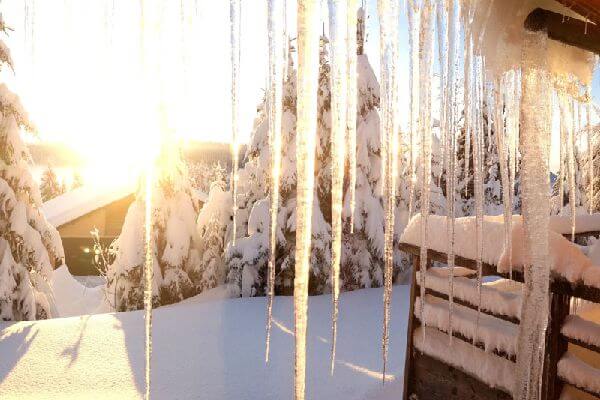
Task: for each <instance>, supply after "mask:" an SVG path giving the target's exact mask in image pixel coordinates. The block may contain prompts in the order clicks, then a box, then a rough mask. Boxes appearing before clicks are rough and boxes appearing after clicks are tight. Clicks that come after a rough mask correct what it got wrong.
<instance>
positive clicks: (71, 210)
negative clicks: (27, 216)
mask: <svg viewBox="0 0 600 400" xmlns="http://www.w3.org/2000/svg"><path fill="white" fill-rule="evenodd" d="M134 192H135V184H133V183H122V184H117V185H112V186H98V185H84V186H82V187H80V188H77V189H75V190H72V191H70V192H67V193H65V194H62V195H60V196H58V197H55V198H53V199H51V200H48V201H47V202H45V203H44V204H43V205H42V211H43V212H44V215H45V216H46V219H47V220H48V222H50V223H51V224H52V225H54V226H55V227H57V228H58V227H60V226H62V225H64V224H66V223H68V222H71V221H73V220H75V219H77V218H79V217H82V216H84V215H86V214H89V213H90V212H92V211H95V210H97V209H99V208H102V207H104V206H106V205H108V204H110V203H113V202H115V201H117V200H121V199H123V198H125V197H127V196H129V195H130V194H133V193H134Z"/></svg>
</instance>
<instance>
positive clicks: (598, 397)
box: [559, 378, 600, 399]
mask: <svg viewBox="0 0 600 400" xmlns="http://www.w3.org/2000/svg"><path fill="white" fill-rule="evenodd" d="M559 380H560V381H561V383H562V384H563V385H569V386H572V387H574V388H575V389H577V390H581V391H582V392H585V393H587V394H589V395H590V396H594V397H595V398H597V399H600V393H596V392H593V391H591V390H589V389H586V388H584V387H581V386H577V385H574V384H572V383H571V382H569V381H567V380H565V379H560V378H559Z"/></svg>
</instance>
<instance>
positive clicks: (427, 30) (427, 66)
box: [419, 0, 433, 335]
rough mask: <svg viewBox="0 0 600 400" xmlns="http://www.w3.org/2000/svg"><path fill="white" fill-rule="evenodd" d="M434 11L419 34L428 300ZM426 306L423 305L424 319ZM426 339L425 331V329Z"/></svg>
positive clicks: (426, 14)
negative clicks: (428, 225) (428, 226)
mask: <svg viewBox="0 0 600 400" xmlns="http://www.w3.org/2000/svg"><path fill="white" fill-rule="evenodd" d="M432 28H433V9H432V2H431V1H430V0H424V1H423V4H422V7H421V26H420V32H419V50H420V51H419V71H420V76H419V132H420V135H421V179H420V181H421V219H422V221H423V222H422V223H421V254H420V261H421V265H420V268H419V270H420V272H421V282H420V291H421V293H420V295H421V298H422V299H424V298H425V275H426V270H427V263H428V260H427V236H428V232H427V224H428V222H427V220H428V217H429V210H430V204H429V198H430V196H429V191H430V185H431V77H432V75H433V62H432V52H433V41H432V39H433V32H432ZM424 304H425V302H421V310H420V312H421V315H423V307H424ZM423 325H425V324H423ZM423 335H425V329H423Z"/></svg>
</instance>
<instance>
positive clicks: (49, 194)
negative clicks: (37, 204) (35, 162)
mask: <svg viewBox="0 0 600 400" xmlns="http://www.w3.org/2000/svg"><path fill="white" fill-rule="evenodd" d="M40 192H41V194H42V201H44V202H46V201H48V200H51V199H53V198H55V197H58V196H60V195H61V194H63V193H65V192H66V189H65V186H64V185H63V184H62V183H60V182H59V180H58V177H57V176H56V173H55V172H54V169H53V168H52V166H51V165H48V167H47V168H46V170H45V171H44V173H43V174H42V181H41V183H40Z"/></svg>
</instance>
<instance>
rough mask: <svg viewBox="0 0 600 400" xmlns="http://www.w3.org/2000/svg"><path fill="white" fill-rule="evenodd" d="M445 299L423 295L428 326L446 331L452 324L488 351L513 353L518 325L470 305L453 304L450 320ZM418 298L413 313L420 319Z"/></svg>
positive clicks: (456, 329) (421, 319) (463, 334)
mask: <svg viewBox="0 0 600 400" xmlns="http://www.w3.org/2000/svg"><path fill="white" fill-rule="evenodd" d="M448 305H449V304H448V302H447V301H446V300H442V299H440V298H438V297H434V296H429V295H427V296H425V303H424V307H423V314H424V315H425V318H424V320H425V321H424V322H425V323H426V325H427V326H431V327H434V328H437V329H439V330H441V331H443V332H449V324H450V323H452V330H453V332H458V333H460V334H461V335H462V336H464V337H466V338H468V339H471V340H472V339H474V338H475V339H476V340H475V342H477V343H482V344H483V345H484V348H485V350H486V351H487V352H491V351H493V350H497V351H499V352H504V353H506V354H509V355H511V356H514V355H516V345H517V343H516V342H517V333H518V326H517V325H515V324H513V323H511V322H507V321H503V320H501V319H498V318H495V317H492V316H489V315H486V314H481V315H479V316H478V315H477V311H476V310H473V309H471V308H468V307H465V306H461V305H458V304H454V305H453V309H452V321H451V322H450V321H449V312H448ZM420 306H421V298H420V297H418V298H417V299H416V301H415V316H416V317H417V318H419V320H420V321H421V322H423V318H422V317H421V313H420V310H421V308H420Z"/></svg>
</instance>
